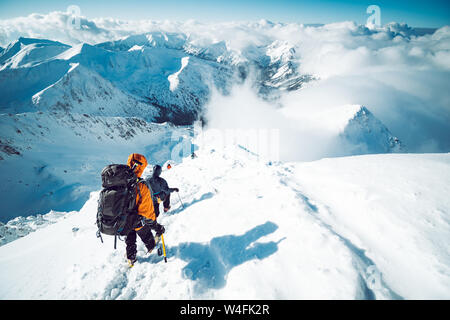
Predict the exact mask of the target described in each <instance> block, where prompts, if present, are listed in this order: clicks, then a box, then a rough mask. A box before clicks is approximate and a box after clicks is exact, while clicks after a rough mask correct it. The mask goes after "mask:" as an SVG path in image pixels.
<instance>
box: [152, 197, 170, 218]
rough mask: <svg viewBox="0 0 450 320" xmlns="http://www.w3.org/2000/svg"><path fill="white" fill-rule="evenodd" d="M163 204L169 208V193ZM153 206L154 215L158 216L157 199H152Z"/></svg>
mask: <svg viewBox="0 0 450 320" xmlns="http://www.w3.org/2000/svg"><path fill="white" fill-rule="evenodd" d="M163 206H164V208H169V207H170V193H169V194H168V195H167V196H166V197H165V198H164V201H163ZM153 207H154V208H155V215H156V217H157V218H158V216H159V203H158V201H153Z"/></svg>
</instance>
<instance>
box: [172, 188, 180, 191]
mask: <svg viewBox="0 0 450 320" xmlns="http://www.w3.org/2000/svg"><path fill="white" fill-rule="evenodd" d="M174 191H175V192H179V191H180V189H178V188H170V192H174Z"/></svg>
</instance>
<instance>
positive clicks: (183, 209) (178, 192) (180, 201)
mask: <svg viewBox="0 0 450 320" xmlns="http://www.w3.org/2000/svg"><path fill="white" fill-rule="evenodd" d="M177 194H178V199H180V203H181V206H182V207H183V210H184V204H183V201H181V197H180V193H179V192H177Z"/></svg>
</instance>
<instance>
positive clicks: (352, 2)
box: [0, 0, 450, 27]
mask: <svg viewBox="0 0 450 320" xmlns="http://www.w3.org/2000/svg"><path fill="white" fill-rule="evenodd" d="M372 4H375V5H378V6H379V7H380V9H381V23H382V24H385V23H388V22H392V21H396V22H406V23H407V24H408V25H410V26H414V27H441V26H443V25H450V14H449V12H450V1H448V0H427V1H423V0H422V1H417V0H395V1H387V0H381V1H380V0H378V1H375V0H368V1H363V0H344V1H329V0H317V1H302V0H278V1H273V0H271V1H265V0H245V1H243V0H241V1H239V0H226V1H225V0H221V1H213V0H183V1H181V0H121V1H113V0H109V1H106V0H96V1H92V0H78V1H76V0H69V1H66V0H61V1H55V0H39V1H36V0H0V19H8V18H13V17H17V16H25V15H28V14H30V13H48V12H50V11H66V9H67V7H68V6H69V5H77V6H79V7H80V9H81V14H82V15H83V16H86V17H88V18H95V17H113V18H119V19H151V20H164V19H169V20H178V21H185V20H188V19H195V20H198V21H204V22H211V21H229V20H259V19H268V20H271V21H274V22H300V23H330V22H337V21H345V20H353V21H356V22H358V23H365V22H366V20H367V17H368V14H367V13H366V8H367V7H368V6H369V5H372Z"/></svg>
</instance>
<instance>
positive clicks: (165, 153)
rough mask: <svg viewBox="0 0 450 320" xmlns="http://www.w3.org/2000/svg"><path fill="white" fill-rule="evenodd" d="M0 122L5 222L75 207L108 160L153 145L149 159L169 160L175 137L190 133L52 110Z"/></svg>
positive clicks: (1, 215)
mask: <svg viewBox="0 0 450 320" xmlns="http://www.w3.org/2000/svg"><path fill="white" fill-rule="evenodd" d="M81 107H82V105H80V106H79V108H81ZM0 126H1V128H2V136H1V138H0V150H1V151H2V153H1V154H0V160H1V166H0V176H1V177H2V181H3V183H2V184H1V185H0V221H3V222H6V221H7V220H9V219H11V218H13V217H17V216H27V215H36V214H38V213H39V214H44V213H47V212H48V211H50V210H56V211H69V210H79V209H80V208H81V207H82V205H83V204H84V202H85V201H86V200H87V199H88V197H89V193H90V192H91V191H93V190H97V189H98V188H99V186H100V182H99V181H97V180H96V178H97V177H99V174H100V172H101V170H102V168H103V167H105V166H106V165H107V164H109V163H124V162H125V161H126V158H127V155H128V154H130V153H132V152H145V151H148V150H153V149H156V150H158V151H159V152H158V155H157V158H150V159H149V160H150V161H151V163H158V162H159V161H162V162H163V161H166V160H168V159H172V158H173V155H172V154H171V152H172V149H173V148H174V147H175V146H176V145H177V144H178V143H179V141H178V136H183V135H185V136H189V129H188V128H186V127H174V126H173V125H169V124H155V123H148V122H145V121H144V120H143V119H142V118H132V117H107V116H95V115H89V114H81V113H67V112H56V111H52V112H33V113H22V114H17V115H12V114H9V115H8V114H1V115H0ZM23 199H26V201H23Z"/></svg>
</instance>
